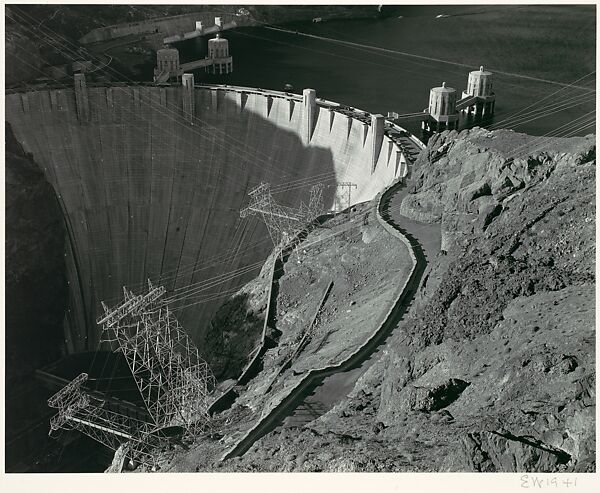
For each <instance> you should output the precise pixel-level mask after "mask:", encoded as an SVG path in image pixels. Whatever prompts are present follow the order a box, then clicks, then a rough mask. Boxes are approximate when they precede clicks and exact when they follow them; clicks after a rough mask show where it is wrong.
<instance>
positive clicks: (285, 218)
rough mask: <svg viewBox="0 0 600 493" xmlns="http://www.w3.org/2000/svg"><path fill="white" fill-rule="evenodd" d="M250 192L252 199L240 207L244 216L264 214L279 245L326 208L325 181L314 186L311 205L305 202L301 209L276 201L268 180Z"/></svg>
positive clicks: (310, 199) (269, 229)
mask: <svg viewBox="0 0 600 493" xmlns="http://www.w3.org/2000/svg"><path fill="white" fill-rule="evenodd" d="M248 195H249V196H250V203H249V204H248V206H246V207H245V208H243V209H242V210H241V211H240V217H242V218H243V217H247V216H249V215H255V214H260V215H261V216H262V219H263V221H264V222H265V224H266V226H267V230H268V231H269V236H270V237H271V241H272V242H273V245H274V246H276V247H277V246H279V245H284V244H286V243H287V242H288V241H289V240H290V239H291V238H292V237H293V236H294V234H296V233H298V232H299V231H300V230H301V229H302V228H303V227H304V226H306V225H307V224H309V223H310V222H312V221H313V220H314V219H315V218H316V217H317V216H319V215H320V214H322V212H323V185H322V184H320V183H318V184H316V185H314V186H312V187H311V189H310V198H309V202H308V205H307V204H305V203H304V202H301V203H300V207H299V208H298V209H294V208H293V207H287V206H284V205H281V204H278V203H277V202H275V200H274V199H273V195H272V192H271V186H270V184H268V183H261V184H260V185H259V186H258V187H256V188H254V189H253V190H251V191H250V192H249V193H248Z"/></svg>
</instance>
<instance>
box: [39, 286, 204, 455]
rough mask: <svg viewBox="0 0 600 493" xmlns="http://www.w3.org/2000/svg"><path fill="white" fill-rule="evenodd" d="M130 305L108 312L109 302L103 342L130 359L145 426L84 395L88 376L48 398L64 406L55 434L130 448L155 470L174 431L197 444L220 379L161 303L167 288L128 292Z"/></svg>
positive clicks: (102, 319) (126, 300)
mask: <svg viewBox="0 0 600 493" xmlns="http://www.w3.org/2000/svg"><path fill="white" fill-rule="evenodd" d="M123 294H124V301H123V302H122V303H121V304H120V305H118V306H117V307H116V308H113V309H109V308H108V307H107V306H106V305H105V304H104V303H102V306H103V307H104V310H105V314H104V315H103V316H102V317H100V319H99V320H98V324H99V325H102V333H103V337H102V341H103V342H108V343H110V344H111V345H112V346H115V345H116V346H117V347H116V349H115V352H121V353H122V354H123V356H124V357H125V360H126V361H127V364H128V366H129V370H130V372H131V374H132V376H133V379H134V381H135V384H136V386H137V389H138V391H139V393H140V396H141V398H142V400H143V402H144V405H145V407H146V410H147V411H148V420H147V421H142V420H139V419H134V418H131V417H129V416H125V415H123V414H120V413H118V412H117V411H114V410H111V409H110V405H108V404H107V402H106V401H103V400H102V399H99V398H98V397H95V396H92V395H90V394H89V393H87V392H86V390H85V388H84V383H85V382H86V380H87V374H85V373H82V374H81V375H79V376H78V377H77V378H75V380H73V381H72V382H70V383H69V384H68V385H67V386H66V387H65V388H63V389H62V390H61V391H59V392H58V393H57V394H55V395H54V396H52V397H51V398H50V399H49V400H48V405H49V406H51V407H54V408H57V409H58V414H57V415H56V416H55V417H54V418H53V419H52V422H51V432H52V431H54V430H58V429H59V428H64V429H78V430H80V431H82V432H83V433H85V434H87V435H89V436H90V437H92V438H94V439H95V440H97V441H99V442H101V443H103V444H104V445H106V446H108V447H110V448H112V449H114V450H117V448H118V447H119V446H120V445H121V444H123V443H126V444H127V448H128V450H130V454H131V455H132V457H134V458H135V460H138V461H139V462H142V463H144V464H146V465H148V466H150V467H154V466H155V459H156V453H157V451H158V450H159V449H160V448H162V447H163V446H164V445H165V443H167V442H168V439H169V437H173V435H174V434H175V435H176V436H178V437H182V436H187V437H189V438H191V439H194V438H195V437H197V436H198V434H199V433H200V432H201V431H202V430H204V429H206V427H207V426H209V424H210V423H209V415H208V407H209V405H210V402H209V394H210V392H211V391H212V389H213V388H214V385H215V379H214V377H213V375H212V373H211V371H210V368H209V367H208V364H207V363H206V362H205V361H204V360H203V359H202V358H201V357H200V355H199V353H198V349H197V348H196V346H195V345H194V343H193V342H192V341H191V339H190V338H189V337H188V336H187V334H186V333H185V332H184V331H183V329H182V327H181V326H180V325H179V323H178V321H177V319H176V318H175V317H174V315H173V312H171V311H170V310H169V308H168V306H167V305H166V302H164V301H163V300H161V298H162V296H163V295H164V294H165V288H164V287H154V286H152V284H150V281H148V291H147V292H146V293H145V294H140V295H136V294H134V293H133V292H131V291H128V290H127V289H125V288H123Z"/></svg>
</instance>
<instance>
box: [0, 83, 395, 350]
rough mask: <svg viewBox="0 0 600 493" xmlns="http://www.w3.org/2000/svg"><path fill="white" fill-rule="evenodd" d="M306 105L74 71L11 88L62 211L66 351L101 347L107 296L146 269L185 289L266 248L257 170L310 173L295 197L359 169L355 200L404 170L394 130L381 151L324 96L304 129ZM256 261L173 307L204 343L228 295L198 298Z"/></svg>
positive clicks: (12, 103) (269, 178)
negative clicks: (248, 207) (48, 83)
mask: <svg viewBox="0 0 600 493" xmlns="http://www.w3.org/2000/svg"><path fill="white" fill-rule="evenodd" d="M303 106H304V104H303V101H302V99H301V98H299V97H298V96H286V95H285V94H284V93H280V94H275V93H272V94H270V95H267V94H264V93H263V94H259V93H257V92H256V91H253V90H251V89H248V90H240V88H236V89H223V88H215V87H212V88H211V87H198V86H196V87H195V88H190V87H189V85H188V87H187V88H186V87H182V86H166V87H156V86H116V85H113V86H110V87H90V86H86V85H85V84H82V83H81V81H78V83H77V85H76V91H75V90H73V89H70V88H68V89H49V90H40V91H30V92H20V93H18V92H17V93H12V94H7V96H6V119H7V121H8V122H9V123H10V125H11V126H12V129H13V131H14V133H15V135H16V137H17V139H18V140H19V141H20V143H21V144H22V146H23V148H24V149H25V151H26V152H30V153H31V154H32V155H33V158H34V160H35V161H36V162H37V163H38V165H39V166H40V167H41V168H42V169H43V171H44V172H45V174H46V176H47V179H48V180H49V182H50V183H51V184H52V186H53V187H54V189H55V191H56V193H57V196H58V198H59V201H60V203H61V205H62V208H63V213H64V215H65V222H66V226H67V230H68V235H69V238H68V240H69V241H68V242H67V243H68V251H67V252H66V254H67V265H68V273H67V275H68V279H69V284H70V300H69V311H68V313H67V316H66V321H65V334H66V339H67V344H68V349H69V350H70V351H81V350H85V349H95V348H96V345H97V342H98V339H99V328H98V327H97V326H96V324H95V319H96V317H97V316H98V314H99V313H100V301H101V300H105V301H108V302H109V304H110V302H113V303H114V302H116V301H118V298H119V297H120V295H121V288H122V286H128V287H130V288H132V289H134V290H135V288H136V287H137V286H141V285H142V283H143V282H145V280H146V279H148V278H150V279H152V281H153V282H157V283H158V282H161V283H162V284H163V285H165V287H166V288H167V290H169V291H172V290H180V289H181V288H186V287H187V286H189V285H191V284H194V283H203V282H205V281H206V280H208V279H211V278H214V277H215V276H219V275H222V274H223V273H226V272H229V271H232V270H233V269H237V268H240V267H243V266H245V265H248V264H250V263H252V262H257V261H260V260H264V259H265V258H266V257H267V254H268V252H269V251H270V250H271V248H272V245H271V244H270V241H269V240H268V235H267V231H266V229H265V227H264V225H263V224H262V222H261V220H260V218H258V217H252V218H249V219H240V218H239V210H240V208H242V207H243V206H244V205H245V203H246V202H247V198H248V197H247V193H248V192H249V191H250V190H251V189H252V188H253V187H255V186H256V185H258V184H259V183H260V182H261V181H265V182H269V183H270V184H271V186H272V187H277V186H280V185H283V184H287V183H290V185H304V186H302V187H299V186H296V187H295V188H294V187H290V188H289V189H287V190H284V191H283V192H282V193H278V194H276V195H275V199H276V200H277V201H280V202H281V203H283V204H285V205H289V206H298V205H299V203H300V201H302V200H304V201H307V200H308V193H309V188H310V185H312V184H314V183H316V181H318V180H319V179H323V181H324V182H325V183H326V184H333V185H335V182H336V181H337V182H343V181H351V182H354V183H356V184H357V185H358V187H357V188H356V189H355V190H352V202H353V203H357V202H361V201H364V200H368V199H371V198H373V197H374V196H375V195H376V194H377V193H378V192H380V191H381V190H383V189H384V188H386V186H388V185H389V184H391V183H392V182H393V181H394V179H395V178H396V177H399V176H402V175H403V174H404V173H405V169H404V167H405V164H404V160H403V159H402V156H401V152H400V150H399V149H398V147H397V146H396V144H395V143H393V142H392V141H391V140H390V139H389V138H388V137H387V136H383V138H382V141H383V142H382V145H381V147H380V150H379V151H378V155H377V156H376V157H375V161H373V159H374V156H373V152H374V149H377V148H378V147H379V146H378V145H374V144H373V139H374V137H373V134H372V127H371V126H370V125H368V124H367V123H364V122H361V121H359V120H356V119H354V118H352V117H349V116H346V115H342V114H340V113H336V112H335V111H332V110H331V109H327V108H325V107H320V106H317V107H316V115H315V116H314V121H315V123H314V130H313V132H312V136H311V138H310V141H307V134H306V118H307V113H310V112H308V111H307V110H305V109H304V108H303ZM313 110H314V108H313ZM294 180H303V181H294ZM326 180H328V181H326ZM335 194H337V195H338V196H339V200H341V201H342V202H343V200H344V198H343V197H345V196H346V191H345V190H337V189H336V187H335V186H333V187H330V188H326V189H325V192H324V195H325V202H326V206H327V207H331V206H332V204H333V202H334V195H335ZM215 256H218V258H217V259H215ZM255 273H257V272H252V273H248V274H246V275H245V276H243V277H236V278H233V279H231V280H229V281H228V282H226V283H223V284H220V285H219V286H216V287H215V288H214V289H213V290H212V291H211V290H206V291H203V292H200V293H196V295H195V296H194V297H190V298H188V299H184V300H181V301H180V302H179V303H176V304H175V305H174V306H173V308H175V309H176V308H178V307H180V310H179V311H177V312H176V313H177V316H178V318H179V320H180V321H181V323H182V324H183V326H184V327H185V328H186V330H187V331H188V333H189V334H190V335H191V337H192V338H193V339H194V340H195V341H196V342H200V341H201V340H202V338H203V335H204V333H205V331H206V330H207V328H208V322H209V321H210V317H211V316H212V314H213V313H214V311H215V310H216V309H217V308H218V306H219V305H220V303H221V302H222V301H223V300H224V298H221V299H218V300H214V301H211V302H207V303H197V302H198V301H201V300H202V298H203V297H206V296H207V295H210V294H211V293H214V292H215V291H217V292H218V291H221V290H223V291H228V290H233V289H235V288H236V287H237V286H239V285H241V284H243V283H244V282H246V281H247V280H249V279H250V278H252V277H253V276H254V275H255ZM198 286H201V284H198ZM175 292H177V291H175ZM191 303H196V304H193V305H191V306H187V307H185V308H182V307H184V306H186V305H189V304H191ZM200 349H201V348H200Z"/></svg>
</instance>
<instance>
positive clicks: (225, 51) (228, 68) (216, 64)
mask: <svg viewBox="0 0 600 493" xmlns="http://www.w3.org/2000/svg"><path fill="white" fill-rule="evenodd" d="M208 58H210V59H212V61H213V63H212V65H210V66H208V67H206V71H207V72H209V71H210V72H212V73H213V74H228V73H230V72H233V57H231V56H229V41H227V40H226V39H225V38H222V37H221V35H220V34H219V33H217V34H216V36H215V37H214V38H212V39H209V40H208Z"/></svg>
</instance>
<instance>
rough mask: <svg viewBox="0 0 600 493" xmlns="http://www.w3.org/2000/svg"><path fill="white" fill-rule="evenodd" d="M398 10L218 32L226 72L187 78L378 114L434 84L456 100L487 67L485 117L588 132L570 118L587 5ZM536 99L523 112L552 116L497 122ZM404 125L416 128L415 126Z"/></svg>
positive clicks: (191, 47)
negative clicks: (225, 45)
mask: <svg viewBox="0 0 600 493" xmlns="http://www.w3.org/2000/svg"><path fill="white" fill-rule="evenodd" d="M401 12H402V14H403V15H402V17H401V18H398V17H392V18H383V19H359V20H339V21H324V22H319V23H313V22H301V23H293V24H288V25H285V26H283V27H284V28H285V29H288V30H290V31H292V33H285V32H281V31H275V30H272V29H271V26H263V27H252V28H243V29H239V30H235V31H227V32H226V33H225V34H224V37H225V38H226V39H228V40H229V43H230V53H231V54H232V55H233V63H234V71H233V73H232V74H229V75H227V76H210V75H207V74H205V73H204V72H201V71H198V72H196V80H197V81H204V82H217V83H225V84H235V85H245V86H252V87H261V88H264V89H277V90H283V88H284V86H285V85H286V84H291V85H292V86H293V87H294V91H295V92H301V91H302V89H303V88H307V87H311V88H314V89H316V91H317V96H319V97H322V98H325V99H330V100H332V101H336V102H339V103H341V104H346V105H349V106H353V107H356V108H360V109H363V110H366V111H369V112H372V113H382V114H384V115H385V114H387V112H388V111H395V112H397V113H399V114H402V113H410V112H415V111H422V110H423V109H424V108H425V107H427V103H428V99H429V89H430V88H431V87H434V86H440V85H441V84H442V82H446V83H447V85H448V86H451V87H454V88H456V89H457V91H458V92H459V97H460V92H461V91H462V90H464V89H465V88H466V83H467V76H468V72H469V71H470V70H476V69H478V68H479V67H480V66H481V65H483V66H485V68H486V70H490V71H492V72H494V74H495V75H494V90H495V92H496V94H497V96H496V97H497V102H496V114H495V116H494V120H493V121H492V122H490V123H499V125H501V126H506V127H507V128H514V129H515V131H519V132H526V133H530V134H533V135H543V134H546V133H547V132H549V131H552V130H554V129H556V128H558V127H560V126H562V125H565V127H563V128H562V129H561V130H564V132H561V135H563V134H569V135H570V134H571V133H573V134H574V135H585V134H586V133H591V132H593V129H590V127H586V128H581V129H579V127H581V126H582V124H584V123H586V122H587V121H589V120H584V119H582V120H575V119H577V118H579V117H581V116H583V115H585V114H587V113H589V112H590V111H593V110H594V108H595V93H593V92H591V91H590V90H591V89H594V88H595V72H594V71H595V32H596V27H595V17H596V15H595V6H591V5H590V6H558V5H556V6H549V5H543V6H519V5H506V6H498V5H478V6H416V7H410V6H407V7H405V8H404V9H403V10H402V11H401ZM438 15H447V17H440V18H438V17H437V16H438ZM296 31H297V32H298V34H296ZM300 33H306V34H311V35H316V36H319V37H323V38H331V39H335V40H341V41H348V42H351V43H355V45H352V46H350V45H341V44H338V43H336V42H333V41H329V40H324V39H316V38H310V37H307V36H303V35H302V34H300ZM358 45H360V46H358ZM367 46H371V47H378V48H383V49H385V50H387V51H383V50H379V49H373V48H368V47H367ZM177 48H178V49H179V50H180V53H181V59H182V61H189V60H193V59H197V58H199V57H203V56H204V55H205V50H206V39H205V38H202V39H199V38H197V39H195V40H190V41H187V42H184V43H179V44H178V45H177ZM510 74H513V75H510ZM586 76H587V77H586ZM580 78H582V79H581V80H580V81H578V82H577V83H576V84H575V85H574V86H572V87H565V85H567V84H570V83H572V82H573V81H577V80H578V79H580ZM561 84H565V85H561ZM557 91H558V92H557ZM553 93H555V94H553ZM548 96H550V97H548ZM542 98H547V99H545V100H544V101H541V102H540V104H539V105H538V106H533V107H530V108H528V109H527V110H526V111H528V112H530V111H536V110H538V109H543V108H544V105H552V109H553V110H555V111H554V113H552V114H550V115H547V116H545V117H542V118H536V119H531V117H533V116H538V115H539V112H537V113H535V114H528V115H525V118H523V119H519V120H516V119H515V118H512V119H510V120H508V121H505V122H503V121H502V120H505V119H506V118H509V117H511V116H512V115H514V114H515V113H517V112H518V111H520V110H522V109H523V108H525V107H529V106H530V105H534V104H535V103H536V102H538V101H540V100H542ZM574 120H575V121H574ZM570 122H573V123H572V124H571V123H570ZM406 127H407V128H408V129H409V130H412V131H415V132H417V131H418V127H417V126H416V125H412V126H411V125H407V126H406Z"/></svg>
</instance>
